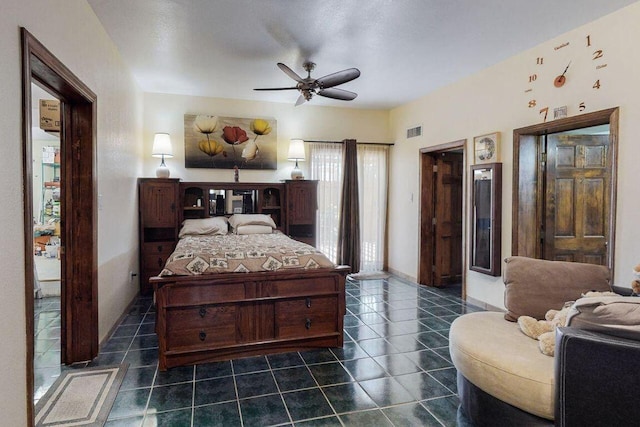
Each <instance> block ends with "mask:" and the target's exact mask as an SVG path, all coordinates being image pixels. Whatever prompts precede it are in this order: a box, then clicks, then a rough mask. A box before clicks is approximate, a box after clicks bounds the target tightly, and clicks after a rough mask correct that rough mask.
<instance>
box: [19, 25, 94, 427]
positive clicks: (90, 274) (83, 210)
mask: <svg viewBox="0 0 640 427" xmlns="http://www.w3.org/2000/svg"><path fill="white" fill-rule="evenodd" d="M20 32H21V42H22V46H21V47H22V128H23V134H22V153H23V194H24V250H25V253H24V256H25V296H26V298H25V300H26V310H25V313H26V317H27V318H26V328H27V330H26V333H27V352H26V357H27V375H26V378H27V396H26V397H27V412H28V416H29V418H28V419H29V423H30V424H32V423H33V409H34V407H33V392H34V384H33V381H34V373H33V362H34V275H33V271H34V260H33V206H32V203H33V202H32V200H33V178H32V173H33V167H32V162H33V161H32V158H33V157H32V141H31V123H32V122H31V120H32V118H31V84H32V82H33V83H36V84H38V85H39V86H41V87H43V88H45V89H46V90H47V91H49V92H50V93H53V94H55V96H57V97H58V99H60V107H61V122H62V126H61V134H60V149H61V156H62V157H61V160H62V161H61V168H60V182H61V190H60V199H61V202H62V203H61V211H60V218H61V221H60V232H61V236H62V247H61V253H62V262H61V279H62V281H61V283H63V284H64V286H61V298H60V305H61V310H60V315H61V337H60V341H61V359H62V360H61V362H62V363H64V364H69V363H73V362H79V361H86V360H91V359H93V358H94V357H96V356H97V355H98V274H97V271H98V268H97V253H98V251H97V248H98V244H97V242H98V238H97V237H98V233H97V209H96V207H97V197H96V196H97V191H96V188H95V187H96V182H95V181H96V103H97V102H96V101H97V97H96V95H95V94H94V93H93V92H92V91H91V90H90V89H89V88H88V87H87V86H86V85H85V84H84V83H83V82H82V81H80V79H78V78H77V77H76V76H75V75H74V74H73V73H72V72H71V71H70V70H69V69H68V68H67V67H66V66H65V65H64V64H63V63H62V62H60V61H59V60H58V59H57V58H56V57H55V56H54V55H53V54H52V53H51V52H50V51H49V50H48V49H47V48H45V47H44V45H43V44H42V43H40V42H39V41H38V40H37V39H36V38H35V37H34V36H33V35H31V34H30V33H29V32H28V31H27V30H26V29H25V28H21V29H20Z"/></svg>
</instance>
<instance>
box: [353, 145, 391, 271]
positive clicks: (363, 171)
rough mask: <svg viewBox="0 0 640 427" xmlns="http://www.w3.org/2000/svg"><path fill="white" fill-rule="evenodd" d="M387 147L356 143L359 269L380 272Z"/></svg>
mask: <svg viewBox="0 0 640 427" xmlns="http://www.w3.org/2000/svg"><path fill="white" fill-rule="evenodd" d="M388 162H389V147H387V146H383V145H371V144H369V145H367V144H359V145H358V191H359V195H360V246H361V251H362V252H361V259H360V271H363V272H364V271H381V270H382V269H383V268H384V255H385V254H384V250H385V241H386V238H385V237H386V224H387V186H388Z"/></svg>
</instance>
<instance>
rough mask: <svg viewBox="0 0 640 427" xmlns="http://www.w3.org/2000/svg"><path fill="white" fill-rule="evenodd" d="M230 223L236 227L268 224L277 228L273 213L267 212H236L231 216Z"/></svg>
mask: <svg viewBox="0 0 640 427" xmlns="http://www.w3.org/2000/svg"><path fill="white" fill-rule="evenodd" d="M229 224H231V226H232V227H233V228H234V229H235V228H237V227H238V226H241V225H268V226H269V227H271V228H277V226H276V223H275V222H273V219H271V215H265V214H235V215H231V217H230V218H229Z"/></svg>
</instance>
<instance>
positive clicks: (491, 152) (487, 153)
mask: <svg viewBox="0 0 640 427" xmlns="http://www.w3.org/2000/svg"><path fill="white" fill-rule="evenodd" d="M473 152H474V154H475V163H476V164H477V163H495V162H498V161H499V160H498V153H499V152H500V132H494V133H490V134H488V135H481V136H476V137H475V138H473Z"/></svg>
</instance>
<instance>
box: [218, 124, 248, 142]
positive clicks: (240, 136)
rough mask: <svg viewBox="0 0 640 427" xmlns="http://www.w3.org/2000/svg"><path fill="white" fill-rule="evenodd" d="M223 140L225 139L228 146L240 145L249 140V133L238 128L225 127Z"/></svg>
mask: <svg viewBox="0 0 640 427" xmlns="http://www.w3.org/2000/svg"><path fill="white" fill-rule="evenodd" d="M222 138H224V140H225V142H226V143H227V144H231V145H238V144H242V143H243V142H246V141H248V140H249V138H248V137H247V132H245V131H244V130H242V129H240V128H239V127H238V126H233V127H231V126H225V127H224V129H222Z"/></svg>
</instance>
